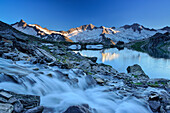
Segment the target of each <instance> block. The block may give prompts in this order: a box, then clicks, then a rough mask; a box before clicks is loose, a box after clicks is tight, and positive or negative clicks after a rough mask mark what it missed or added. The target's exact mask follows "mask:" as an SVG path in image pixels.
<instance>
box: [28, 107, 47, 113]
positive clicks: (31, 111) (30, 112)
mask: <svg viewBox="0 0 170 113" xmlns="http://www.w3.org/2000/svg"><path fill="white" fill-rule="evenodd" d="M43 110H44V107H43V106H38V107H34V108H32V109H29V110H27V111H26V112H25V113H42V112H43Z"/></svg>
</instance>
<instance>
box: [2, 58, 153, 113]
mask: <svg viewBox="0 0 170 113" xmlns="http://www.w3.org/2000/svg"><path fill="white" fill-rule="evenodd" d="M35 68H37V70H34V69H35ZM0 72H1V74H0V76H1V78H2V76H4V74H5V75H8V76H10V77H9V78H6V79H9V81H3V80H1V82H0V88H1V89H6V90H9V91H13V92H15V93H21V94H32V95H39V96H41V105H43V106H45V107H52V108H54V109H55V112H56V113H60V112H64V111H65V110H66V109H67V108H68V107H69V106H72V105H81V104H88V105H89V106H90V107H91V108H93V109H96V110H95V111H94V112H97V113H151V110H150V109H149V108H148V106H147V105H145V102H144V101H142V100H139V99H136V98H134V97H120V96H118V95H117V94H116V92H114V91H107V90H108V89H109V87H107V86H99V85H89V84H88V82H87V79H86V77H87V76H86V74H76V73H75V72H74V70H73V69H59V68H57V67H48V66H42V65H38V64H37V65H35V64H30V63H29V62H27V61H17V62H13V61H11V60H7V59H3V58H0ZM3 73H4V74H3ZM2 79H4V78H2ZM11 79H12V80H11Z"/></svg>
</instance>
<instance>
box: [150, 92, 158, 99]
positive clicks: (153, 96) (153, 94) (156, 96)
mask: <svg viewBox="0 0 170 113" xmlns="http://www.w3.org/2000/svg"><path fill="white" fill-rule="evenodd" d="M149 100H159V94H158V93H156V92H153V93H151V94H150V96H149Z"/></svg>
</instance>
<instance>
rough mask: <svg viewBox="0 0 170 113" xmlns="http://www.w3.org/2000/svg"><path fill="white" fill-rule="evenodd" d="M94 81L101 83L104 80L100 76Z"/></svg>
mask: <svg viewBox="0 0 170 113" xmlns="http://www.w3.org/2000/svg"><path fill="white" fill-rule="evenodd" d="M96 82H97V83H98V84H103V83H104V80H102V79H101V78H96Z"/></svg>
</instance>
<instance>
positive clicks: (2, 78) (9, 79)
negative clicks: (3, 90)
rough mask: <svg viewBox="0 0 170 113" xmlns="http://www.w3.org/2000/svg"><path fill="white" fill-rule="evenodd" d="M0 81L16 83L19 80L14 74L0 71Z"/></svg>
mask: <svg viewBox="0 0 170 113" xmlns="http://www.w3.org/2000/svg"><path fill="white" fill-rule="evenodd" d="M0 82H14V83H18V82H19V80H18V79H17V77H16V76H12V75H9V74H4V73H1V74H0Z"/></svg>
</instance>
